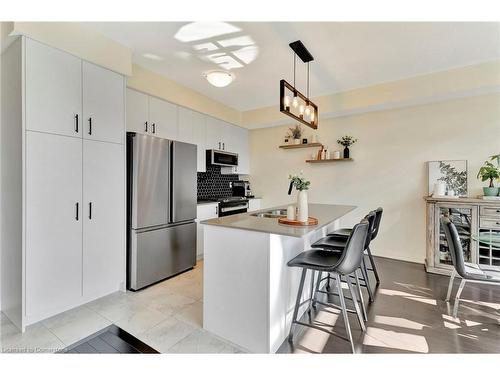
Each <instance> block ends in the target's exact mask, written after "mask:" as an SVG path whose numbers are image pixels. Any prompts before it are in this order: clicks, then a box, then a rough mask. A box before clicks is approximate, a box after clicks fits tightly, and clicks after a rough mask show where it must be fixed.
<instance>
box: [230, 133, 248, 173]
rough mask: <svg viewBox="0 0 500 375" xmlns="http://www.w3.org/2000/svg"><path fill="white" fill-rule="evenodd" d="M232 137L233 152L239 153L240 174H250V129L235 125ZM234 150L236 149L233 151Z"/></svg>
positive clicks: (238, 170) (238, 171)
mask: <svg viewBox="0 0 500 375" xmlns="http://www.w3.org/2000/svg"><path fill="white" fill-rule="evenodd" d="M234 128H235V129H233V131H232V135H233V136H232V138H231V148H232V151H231V152H235V153H237V154H238V169H237V173H238V174H250V154H249V145H248V130H246V129H243V128H240V127H238V126H235V127H234ZM233 150H234V151H233Z"/></svg>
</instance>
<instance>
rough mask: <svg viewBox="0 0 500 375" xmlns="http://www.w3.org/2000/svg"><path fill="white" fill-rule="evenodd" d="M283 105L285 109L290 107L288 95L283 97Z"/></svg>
mask: <svg viewBox="0 0 500 375" xmlns="http://www.w3.org/2000/svg"><path fill="white" fill-rule="evenodd" d="M283 105H284V106H285V109H286V108H287V107H290V97H289V96H288V95H285V97H284V98H283Z"/></svg>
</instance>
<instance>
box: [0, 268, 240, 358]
mask: <svg viewBox="0 0 500 375" xmlns="http://www.w3.org/2000/svg"><path fill="white" fill-rule="evenodd" d="M202 276H203V262H198V264H197V265H196V267H195V268H194V269H193V270H192V271H189V272H186V273H184V274H182V275H180V276H177V277H175V278H172V279H170V280H166V281H163V282H161V283H159V284H156V285H154V286H152V287H150V288H147V289H145V290H142V291H140V292H135V293H134V292H127V293H121V292H117V293H114V294H111V295H109V296H106V297H103V298H101V299H98V300H96V301H93V302H90V303H88V304H86V305H83V306H80V307H77V308H75V309H72V310H69V311H67V312H64V313H62V314H59V315H57V316H54V317H52V318H49V319H46V320H44V321H42V322H40V323H37V324H34V325H32V326H30V327H28V328H27V330H26V333H24V334H21V333H20V332H18V330H17V328H16V327H14V326H13V325H12V323H11V322H10V321H9V320H8V319H7V318H6V317H5V316H4V315H3V314H2V315H1V327H0V352H5V353H15V352H22V353H26V352H27V353H47V352H49V353H50V352H55V351H57V350H60V349H63V348H65V347H67V346H69V345H71V344H73V343H75V342H77V341H79V340H81V339H83V338H85V337H87V336H89V335H91V334H93V333H95V332H97V331H99V330H101V329H103V328H104V327H107V326H108V325H110V324H112V323H114V324H115V325H117V326H119V327H121V328H123V329H124V330H126V331H127V332H129V333H131V334H132V335H134V336H136V337H137V338H139V339H140V340H142V341H144V342H145V343H147V344H148V345H150V346H152V347H153V348H155V349H156V350H158V351H160V352H162V353H240V352H243V351H242V350H241V349H240V348H237V347H236V346H234V345H232V344H230V343H228V342H226V341H223V340H221V339H220V338H217V337H215V336H214V335H212V334H210V333H208V332H206V331H205V330H203V328H202V319H203V318H202V314H203V305H202V298H203V286H202Z"/></svg>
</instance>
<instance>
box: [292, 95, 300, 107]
mask: <svg viewBox="0 0 500 375" xmlns="http://www.w3.org/2000/svg"><path fill="white" fill-rule="evenodd" d="M292 105H293V108H297V106H298V105H299V100H298V99H297V97H296V96H294V97H293V101H292Z"/></svg>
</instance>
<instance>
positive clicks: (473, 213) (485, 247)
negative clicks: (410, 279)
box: [424, 197, 500, 275]
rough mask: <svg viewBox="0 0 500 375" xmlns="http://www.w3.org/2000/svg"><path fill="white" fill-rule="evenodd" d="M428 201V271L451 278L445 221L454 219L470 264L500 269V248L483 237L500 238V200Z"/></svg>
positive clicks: (446, 199) (426, 199)
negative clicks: (443, 221)
mask: <svg viewBox="0 0 500 375" xmlns="http://www.w3.org/2000/svg"><path fill="white" fill-rule="evenodd" d="M424 199H425V201H426V224H427V225H426V230H427V233H426V259H425V268H426V270H427V272H431V273H438V274H445V275H448V274H450V273H451V270H452V267H453V265H452V263H451V257H450V253H449V251H448V244H447V242H446V238H445V235H444V231H443V228H442V226H441V219H442V218H445V217H446V218H448V219H449V220H451V221H452V222H453V223H454V224H455V226H456V228H457V231H458V235H459V237H460V241H461V243H462V248H463V251H464V260H465V261H466V262H471V263H477V264H484V265H491V266H498V267H500V247H499V246H495V244H493V243H491V242H490V241H478V239H480V238H490V237H491V235H493V236H500V200H495V201H491V200H483V199H479V198H437V197H436V198H434V197H425V198H424Z"/></svg>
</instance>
